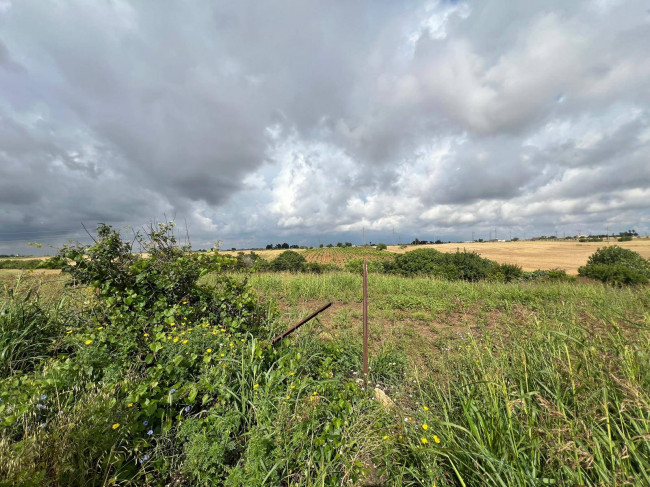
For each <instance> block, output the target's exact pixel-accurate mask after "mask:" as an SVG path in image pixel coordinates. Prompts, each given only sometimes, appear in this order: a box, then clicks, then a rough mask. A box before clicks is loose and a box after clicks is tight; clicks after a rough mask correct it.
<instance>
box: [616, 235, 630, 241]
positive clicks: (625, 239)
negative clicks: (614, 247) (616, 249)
mask: <svg viewBox="0 0 650 487" xmlns="http://www.w3.org/2000/svg"><path fill="white" fill-rule="evenodd" d="M617 240H618V241H619V242H631V241H632V237H629V236H625V237H618V239H617Z"/></svg>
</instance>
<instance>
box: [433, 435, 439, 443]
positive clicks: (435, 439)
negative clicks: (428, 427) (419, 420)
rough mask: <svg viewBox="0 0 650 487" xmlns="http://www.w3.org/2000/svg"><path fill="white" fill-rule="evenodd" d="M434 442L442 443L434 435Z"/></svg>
mask: <svg viewBox="0 0 650 487" xmlns="http://www.w3.org/2000/svg"><path fill="white" fill-rule="evenodd" d="M433 441H435V442H436V443H440V438H438V437H437V436H436V435H433Z"/></svg>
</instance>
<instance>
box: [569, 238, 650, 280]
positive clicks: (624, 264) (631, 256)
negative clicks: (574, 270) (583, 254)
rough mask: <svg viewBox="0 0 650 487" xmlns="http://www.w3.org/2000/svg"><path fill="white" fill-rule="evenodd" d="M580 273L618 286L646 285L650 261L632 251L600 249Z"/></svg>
mask: <svg viewBox="0 0 650 487" xmlns="http://www.w3.org/2000/svg"><path fill="white" fill-rule="evenodd" d="M578 273H579V274H580V275H581V276H585V277H590V278H592V279H597V280H599V281H602V282H607V283H610V284H614V285H618V286H621V285H623V284H646V283H647V282H648V280H649V279H650V261H648V260H646V259H644V258H643V257H641V255H639V254H638V253H636V252H634V251H632V250H629V249H624V248H622V247H619V246H618V245H613V246H611V247H604V248H601V249H598V250H597V251H596V252H595V253H594V254H593V255H592V256H591V257H589V260H588V261H587V265H585V266H583V267H580V268H579V269H578Z"/></svg>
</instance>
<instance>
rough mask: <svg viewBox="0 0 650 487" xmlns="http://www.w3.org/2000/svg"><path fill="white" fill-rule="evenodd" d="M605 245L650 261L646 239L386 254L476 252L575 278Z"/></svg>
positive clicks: (473, 246) (474, 245)
mask: <svg viewBox="0 0 650 487" xmlns="http://www.w3.org/2000/svg"><path fill="white" fill-rule="evenodd" d="M607 245H620V246H621V247H624V248H626V249H630V250H633V251H635V252H638V253H639V254H641V255H642V256H643V257H645V258H646V259H648V258H650V239H649V238H644V239H635V240H632V241H631V242H617V241H616V240H615V239H610V242H609V243H607V242H584V243H580V242H576V241H573V240H570V241H562V240H560V241H552V240H535V241H523V242H483V243H458V244H457V243H450V244H441V245H418V246H414V245H407V246H406V247H405V248H400V246H397V245H394V246H393V245H391V246H389V247H388V250H389V251H391V252H396V253H404V252H408V251H409V250H414V249H416V248H428V247H429V248H435V249H436V250H439V251H441V252H456V250H457V249H458V250H460V251H462V250H463V249H464V250H467V251H468V252H478V253H479V254H481V257H485V258H487V259H492V260H495V261H497V262H499V263H501V264H505V263H507V264H517V265H520V266H521V267H522V268H523V270H525V271H534V270H536V269H563V270H565V271H566V272H567V273H569V274H574V275H575V274H578V267H580V266H582V265H585V264H586V263H587V259H589V256H590V255H591V254H593V253H594V252H595V251H596V250H597V249H598V248H600V247H604V246H607Z"/></svg>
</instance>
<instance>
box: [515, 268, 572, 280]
mask: <svg viewBox="0 0 650 487" xmlns="http://www.w3.org/2000/svg"><path fill="white" fill-rule="evenodd" d="M522 278H523V279H524V280H525V281H575V280H576V278H575V276H569V275H568V274H567V273H566V271H565V270H563V269H550V270H541V269H537V270H536V271H531V272H524V273H523V275H522Z"/></svg>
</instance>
